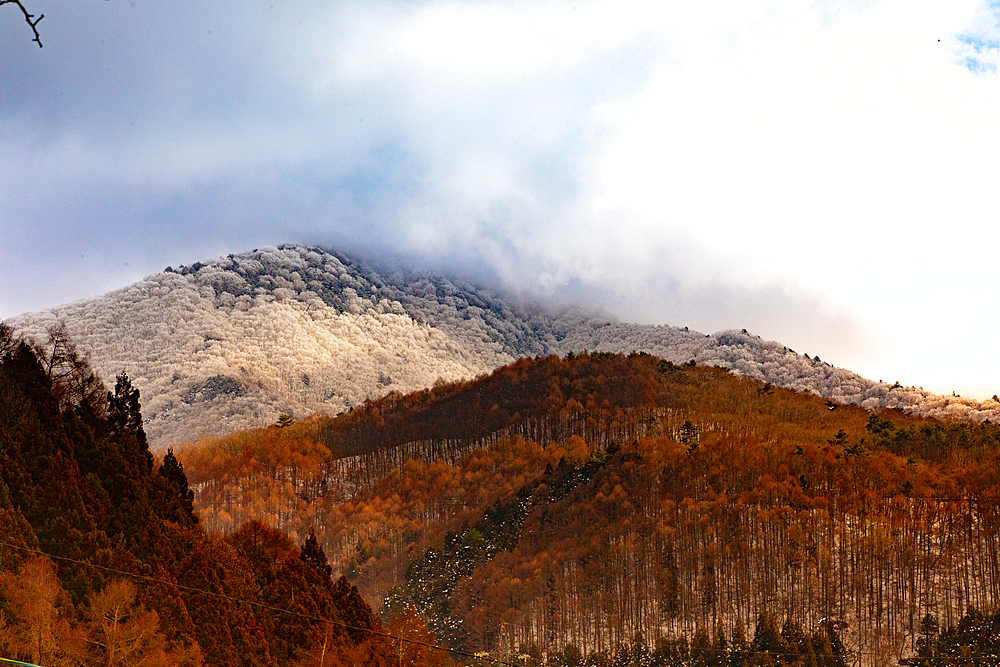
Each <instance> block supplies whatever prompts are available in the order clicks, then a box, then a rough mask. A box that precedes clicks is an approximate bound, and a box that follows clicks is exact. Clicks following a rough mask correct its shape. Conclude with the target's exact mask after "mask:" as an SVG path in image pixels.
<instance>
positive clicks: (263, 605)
mask: <svg viewBox="0 0 1000 667" xmlns="http://www.w3.org/2000/svg"><path fill="white" fill-rule="evenodd" d="M0 546H5V547H9V548H11V549H17V550H20V551H26V552H28V553H33V554H38V555H40V556H45V557H47V558H51V559H53V560H60V561H66V562H69V563H75V564H77V565H83V566H85V567H92V568H95V569H98V570H102V571H104V572H111V573H113V574H120V575H122V576H125V577H130V578H132V579H138V580H141V581H145V582H150V583H155V584H162V585H165V586H173V587H175V588H178V589H180V590H183V591H188V592H190V593H198V594H201V595H208V596H212V597H216V598H221V599H224V600H229V601H231V602H236V603H239V604H246V605H250V606H252V607H256V608H258V609H265V610H267V611H273V612H277V613H280V614H289V615H291V616H297V617H299V618H304V619H307V620H310V621H317V622H320V623H327V624H330V625H336V626H339V627H342V628H344V629H347V630H356V631H361V632H367V633H369V634H372V635H375V636H378V637H384V638H386V639H393V640H396V641H398V642H405V643H407V644H412V645H415V646H423V647H425V648H430V649H434V650H437V651H446V652H448V653H454V654H455V655H460V656H462V657H465V658H475V659H476V660H480V661H482V662H489V663H493V664H495V665H504V666H506V667H523V666H521V665H515V664H514V663H510V662H505V661H503V660H498V659H496V658H491V657H489V656H484V655H479V654H476V653H469V652H468V651H463V650H461V649H456V648H450V647H448V646H440V645H438V644H431V643H430V642H424V641H420V640H418V639H408V638H406V637H402V636H400V635H393V634H390V633H388V632H382V631H380V630H375V629H373V628H364V627H360V626H355V625H350V624H348V623H344V622H343V621H336V620H333V619H329V618H323V617H322V616H314V615H312V614H304V613H302V612H298V611H293V610H291V609H283V608H281V607H275V606H274V605H269V604H266V603H264V602H257V601H255V600H248V599H246V598H238V597H235V596H232V595H227V594H226V593H216V592H214V591H208V590H205V589H203V588H198V587H196V586H186V585H184V584H180V583H177V582H175V581H170V580H168V579H158V578H156V577H150V576H146V575H144V574H136V573H135V572H126V571H124V570H118V569H116V568H113V567H107V566H105V565H98V564H96V563H90V562H87V561H83V560H79V559H76V558H70V557H68V556H57V555H55V554H50V553H48V552H45V551H42V550H41V549H32V548H31V547H25V546H21V545H18V544H13V543H11V542H7V541H6V540H0ZM15 664H24V663H15Z"/></svg>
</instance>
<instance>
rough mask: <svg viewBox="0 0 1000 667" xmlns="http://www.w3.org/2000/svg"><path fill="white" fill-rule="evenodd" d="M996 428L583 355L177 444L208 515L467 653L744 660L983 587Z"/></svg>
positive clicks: (922, 635)
mask: <svg viewBox="0 0 1000 667" xmlns="http://www.w3.org/2000/svg"><path fill="white" fill-rule="evenodd" d="M998 445H1000V427H998V426H994V425H992V424H985V423H983V424H974V423H970V422H959V421H951V422H941V421H936V420H933V419H927V418H920V417H916V416H913V415H907V414H905V413H903V412H900V411H896V410H890V411H875V412H871V411H867V410H865V409H863V408H861V407H859V406H856V405H845V404H838V403H835V402H833V401H829V400H826V399H823V398H821V397H817V396H815V395H811V394H803V393H795V392H793V391H790V390H787V389H781V388H776V387H774V386H773V385H771V384H766V383H761V382H758V381H756V380H752V379H749V378H745V377H738V376H734V375H733V374H731V373H728V372H726V371H725V370H723V369H719V368H713V367H705V366H699V365H695V364H681V365H677V364H674V363H671V362H669V361H666V360H663V359H658V358H655V357H652V356H650V355H645V354H631V355H628V356H624V355H614V354H608V353H591V354H587V355H568V356H567V357H564V358H559V357H555V356H550V357H545V358H538V359H533V360H532V359H524V360H520V361H518V362H515V363H513V364H510V365H508V366H505V367H502V368H500V369H498V370H497V371H495V372H494V373H492V374H491V375H489V376H486V377H483V378H480V379H478V380H475V381H467V382H458V383H451V384H445V383H439V384H437V385H436V386H434V387H433V388H430V389H426V390H423V391H420V392H416V393H413V394H409V395H405V396H404V395H399V394H390V395H389V396H387V397H385V398H383V399H379V400H375V401H369V402H366V403H365V404H363V405H361V406H358V407H357V408H355V409H354V410H353V411H351V412H349V413H348V414H344V415H341V416H339V417H336V418H327V417H315V418H312V419H310V420H307V421H304V422H301V423H295V424H291V425H288V426H285V427H284V428H279V427H272V428H265V429H259V430H255V431H248V432H242V433H237V434H233V435H231V436H227V437H224V438H218V439H207V440H203V441H201V442H199V443H197V444H194V445H191V446H189V447H187V448H185V449H184V450H183V451H182V452H180V457H181V459H182V460H183V461H184V464H185V468H186V470H187V471H188V474H189V476H190V479H191V483H192V486H193V488H195V490H196V497H197V505H198V507H199V508H200V509H201V516H202V517H203V521H204V523H205V524H207V525H208V526H209V527H210V528H212V529H216V530H221V531H228V530H231V529H232V528H233V527H235V526H237V525H239V523H240V522H241V521H243V520H245V519H246V518H249V517H258V518H261V519H263V520H265V521H266V522H268V523H269V524H270V525H274V526H277V527H280V528H281V529H283V530H287V531H288V532H289V534H291V535H293V536H299V538H301V536H302V535H303V534H305V533H306V532H307V531H308V530H309V529H310V528H314V529H315V531H316V534H317V537H318V538H319V543H320V544H322V545H323V547H324V548H325V549H326V552H327V553H328V554H330V557H331V562H332V564H333V566H334V567H335V569H337V570H339V571H340V572H343V573H344V574H346V575H347V577H348V578H349V579H350V580H351V581H352V582H353V583H355V584H356V585H357V586H358V588H359V590H360V591H361V593H362V594H363V595H364V596H365V598H366V599H367V600H368V601H369V602H371V603H372V604H374V605H381V608H382V613H383V614H384V616H385V618H392V617H393V616H394V615H396V614H401V613H403V612H404V611H406V610H410V611H413V610H417V611H419V612H420V613H421V614H422V615H423V616H424V618H425V619H426V621H427V623H428V624H429V626H430V627H431V628H432V629H433V630H434V632H435V633H436V634H437V636H438V637H439V639H441V640H442V641H446V642H449V643H450V644H452V645H455V646H459V647H462V648H465V649H467V650H470V651H493V652H499V653H506V654H510V655H520V654H523V655H537V654H536V653H535V651H536V650H537V651H539V652H541V653H544V654H545V655H547V656H549V658H550V659H552V660H557V661H558V660H562V661H563V662H564V663H565V664H570V665H572V664H576V662H577V661H578V660H582V659H583V658H584V657H586V656H591V657H590V658H588V660H589V661H590V664H595V665H596V664H601V663H600V661H601V660H602V659H603V658H601V656H604V657H605V658H607V659H612V658H614V659H616V660H617V659H618V658H615V656H622V655H626V656H632V658H628V660H630V661H633V662H637V664H644V663H643V661H644V660H647V659H648V660H651V661H652V660H659V661H660V663H658V664H664V661H666V663H671V662H674V663H676V662H677V661H681V662H684V661H689V660H691V661H693V660H695V657H693V654H692V653H690V651H693V650H694V648H693V647H694V646H695V642H696V641H697V642H699V643H698V646H701V648H702V649H704V650H705V651H707V652H706V653H703V654H701V655H702V657H703V658H704V659H706V660H707V659H708V657H710V656H711V655H721V654H724V655H726V656H729V655H730V653H731V651H730V648H733V647H735V646H736V645H737V644H736V642H737V639H738V638H739V636H740V635H741V633H743V636H744V637H747V636H749V635H750V634H751V632H750V628H755V629H754V630H753V635H754V638H753V640H749V639H747V640H746V642H747V643H748V645H752V646H757V649H752V650H751V654H752V655H751V654H747V655H745V656H744V657H745V658H747V659H748V660H750V662H751V663H752V664H761V663H759V662H758V661H757V659H756V658H755V657H754V656H757V657H759V653H760V651H761V650H762V649H760V647H761V646H762V645H764V644H761V642H765V643H766V641H767V640H766V636H764V635H762V637H761V638H758V637H757V633H759V632H765V631H766V630H767V628H768V627H771V625H773V626H774V628H775V633H778V630H777V628H779V627H781V626H782V625H784V626H785V627H784V628H783V629H782V631H781V633H780V634H781V636H782V637H783V639H780V641H779V640H775V641H777V642H778V643H779V644H780V645H781V646H784V647H785V648H784V649H780V650H779V648H776V647H777V646H778V644H775V645H774V647H772V648H773V650H771V649H768V650H767V651H765V652H767V653H768V655H770V656H771V657H772V658H774V659H775V661H777V658H776V657H775V656H776V655H777V653H780V651H785V652H786V654H787V655H785V658H782V659H784V660H785V662H786V664H791V663H796V662H801V661H804V662H802V664H811V663H809V662H808V661H807V660H805V658H804V657H803V655H805V654H808V653H809V652H810V651H811V652H812V653H813V654H816V655H820V654H822V653H823V651H825V650H827V649H823V648H822V646H824V643H823V642H826V643H827V644H829V645H830V646H837V645H838V642H843V650H840V649H838V650H837V651H833V650H832V649H830V650H829V651H828V652H827V654H829V655H831V656H832V655H833V654H834V653H836V654H837V655H839V656H840V657H839V658H837V659H840V660H846V661H848V662H851V663H852V664H853V662H854V661H855V660H857V661H860V663H861V664H865V665H883V664H889V663H894V662H895V661H896V660H898V659H900V658H906V657H908V656H912V655H914V654H915V653H916V652H917V651H918V650H920V647H921V646H923V647H925V649H926V651H931V649H930V648H928V647H930V646H931V644H932V643H933V642H932V640H933V641H936V638H937V637H938V632H937V631H938V629H941V630H944V629H946V628H949V627H951V626H955V625H956V624H958V623H959V622H960V621H961V620H962V619H963V618H970V616H969V614H972V610H974V609H978V610H983V611H987V610H992V609H994V608H995V606H996V605H997V603H998V601H1000V532H998V531H1000V514H998V509H1000V507H998V502H1000V498H998V488H1000V487H998V481H1000V479H998V477H997V476H998V475H1000V460H998ZM975 618H978V619H979V620H977V621H976V623H978V624H979V625H977V626H976V627H977V628H979V627H983V623H985V621H983V619H982V618H981V617H975ZM761 628H763V629H761ZM932 630H933V632H932ZM977 632H978V630H977ZM984 632H985V631H984ZM796 633H799V634H796ZM802 633H805V634H804V635H803V634H802ZM765 635H766V632H765ZM805 635H808V636H810V637H812V639H810V642H809V643H806V644H804V643H802V642H803V641H805V640H802V639H801V637H802V636H805ZM942 636H943V635H942ZM949 636H951V635H949ZM984 636H985V635H984ZM720 637H721V639H723V640H725V641H724V642H723V643H722V644H719V643H718V641H719V640H720ZM795 637H799V639H795ZM951 637H952V639H954V636H951ZM681 639H683V641H684V645H683V647H681V645H680V644H678V643H677V642H679V641H681ZM741 641H742V640H741ZM949 641H952V640H949ZM963 641H965V640H963ZM976 641H979V640H978V639H977V640H976ZM688 642H690V643H688ZM706 642H707V643H706ZM755 642H756V643H755ZM782 642H783V643H782ZM920 642H923V643H922V644H920ZM712 646H716V648H714V649H712V648H711V647H712ZM720 646H722V647H729V648H725V649H723V648H719V647H720ZM790 646H791V647H795V646H798V647H799V649H792V648H788V647H790ZM810 647H811V648H810ZM733 650H735V649H733ZM945 650H946V649H942V651H945ZM947 650H950V649H947ZM623 651H624V653H623ZM643 651H645V653H643ZM712 651H716V653H712ZM754 651H757V652H756V653H754ZM830 651H832V653H831V652H830ZM926 651H925V653H926ZM685 652H687V653H685ZM803 652H804V653H803ZM682 654H683V655H684V656H687V657H683V659H682V658H681V657H677V656H680V655H682ZM927 655H930V653H927ZM944 655H945V654H944V653H942V654H941V656H944ZM554 656H556V657H554ZM635 656H640V658H641V659H640V658H636V657H635ZM641 656H646V657H645V658H642V657H641ZM656 656H659V657H656ZM670 656H674V657H675V658H676V660H674V658H670ZM939 657H940V656H939ZM728 659H729V658H728V657H727V658H726V660H728ZM800 659H801V660H800ZM831 659H833V658H831ZM942 659H943V658H942ZM820 662H822V661H820ZM694 664H699V663H697V662H695V663H694ZM711 664H719V662H718V661H717V660H715V661H714V662H712V663H711ZM725 664H737V665H738V664H740V663H739V662H736V663H725ZM816 664H819V662H817V663H816ZM824 664H826V663H824ZM831 664H832V663H831Z"/></svg>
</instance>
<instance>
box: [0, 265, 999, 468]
mask: <svg viewBox="0 0 1000 667" xmlns="http://www.w3.org/2000/svg"><path fill="white" fill-rule="evenodd" d="M8 323H9V324H11V325H12V326H14V327H15V328H16V329H18V330H19V331H21V332H23V333H25V334H27V335H29V336H30V337H32V338H33V339H34V340H36V342H38V343H39V344H42V345H45V344H46V341H47V340H48V338H49V337H50V333H51V332H52V331H53V330H54V329H56V328H58V327H60V326H63V327H64V332H65V334H67V335H68V337H69V338H70V339H71V340H73V341H75V343H76V344H77V346H78V348H79V350H80V352H81V353H82V354H84V355H86V356H87V357H89V359H90V362H91V364H92V365H93V367H94V368H95V369H96V371H97V373H98V375H99V376H100V377H101V378H102V379H103V381H104V382H105V383H112V382H113V380H114V378H115V377H116V376H117V375H118V374H119V373H121V372H126V373H128V374H129V376H130V377H131V378H132V380H133V382H134V383H135V385H136V387H138V388H139V390H140V391H141V394H142V397H143V398H142V400H143V404H142V409H143V414H144V418H145V423H144V426H145V429H146V431H147V433H148V434H149V438H150V442H151V443H152V445H153V446H154V448H157V449H163V448H165V447H166V446H167V445H169V444H171V443H175V442H181V441H186V440H192V439H194V438H196V437H198V436H200V435H221V434H223V433H227V432H229V431H232V430H235V429H243V428H251V427H255V426H263V425H267V424H270V423H273V422H274V421H275V420H276V419H277V418H278V416H279V415H280V414H291V415H294V416H296V417H299V418H302V417H305V416H306V415H308V414H311V413H314V412H323V413H326V414H331V415H333V414H337V413H339V412H342V411H345V410H349V409H351V408H352V407H354V406H358V405H361V404H362V403H363V402H364V401H365V400H368V399H371V398H377V397H379V396H383V395H385V394H387V393H389V392H390V391H399V392H402V393H406V392H411V391H415V390H418V389H422V388H425V387H430V386H432V385H433V384H434V383H435V382H437V381H438V380H442V381H445V382H449V381H455V380H459V379H469V378H473V377H476V376H477V375H480V374H483V373H488V372H490V371H492V370H493V369H495V368H497V367H499V366H502V365H504V364H508V363H510V362H512V361H514V360H516V359H518V358H521V357H526V356H537V355H546V354H560V355H563V354H566V353H567V352H582V351H585V350H599V351H608V352H625V353H627V352H630V351H633V350H636V351H645V352H649V353H651V354H655V355H657V356H659V357H662V358H664V359H667V360H670V361H672V362H674V363H683V362H685V361H688V360H690V359H694V360H696V361H697V362H698V363H700V364H705V365H716V366H720V367H723V368H727V369H731V370H732V371H734V372H736V373H739V374H742V375H746V376H749V377H753V378H756V379H759V380H761V381H765V382H770V383H772V384H774V385H776V386H782V387H789V388H793V389H796V390H799V391H810V392H814V393H816V394H818V395H821V396H823V397H825V398H832V399H834V400H836V401H841V402H853V403H858V404H862V405H865V406H866V407H906V408H910V409H914V410H916V411H918V412H920V413H921V414H934V415H939V416H944V415H956V416H964V417H968V418H971V419H975V420H982V419H985V418H991V419H996V418H997V416H998V415H1000V403H998V402H996V401H987V402H985V403H982V404H980V403H976V402H975V401H969V400H965V399H961V398H958V397H939V396H933V395H931V394H928V393H925V392H922V391H918V390H916V389H914V388H912V387H911V388H906V387H901V386H899V385H889V384H885V383H876V382H872V381H870V380H866V379H864V378H862V377H860V376H858V375H856V374H854V373H851V372H850V371H847V370H844V369H839V368H835V367H833V366H831V365H829V364H827V363H825V362H822V361H820V360H819V359H817V358H815V357H812V358H811V357H809V356H806V355H804V354H798V353H796V352H794V351H792V350H790V349H788V348H787V347H785V346H784V345H781V344H780V343H775V342H769V341H764V340H761V339H760V338H759V337H757V336H753V335H751V334H749V333H747V332H746V331H735V330H734V331H724V332H719V333H716V334H712V335H705V334H702V333H698V332H694V331H688V330H687V329H686V328H685V329H680V328H676V327H671V326H650V325H635V324H625V323H620V322H613V321H609V320H608V319H606V318H600V317H594V316H590V315H587V314H581V313H580V312H577V311H564V312H561V313H550V312H547V311H545V310H544V309H542V308H539V307H534V306H531V305H520V304H516V303H512V302H509V301H508V300H505V299H503V298H501V297H499V296H497V295H496V294H493V293H491V292H489V291H488V290H485V289H482V288H480V287H477V286H474V285H471V284H467V283H463V282H460V281H454V280H451V279H448V278H446V277H443V276H439V275H433V274H413V273H407V272H404V271H401V270H398V269H393V268H388V269H378V268H375V267H372V266H369V265H367V264H365V263H364V262H360V261H357V260H354V259H352V258H349V257H346V256H344V255H341V254H338V253H332V252H328V251H326V250H322V249H320V248H315V247H305V246H282V247H280V248H264V249H260V250H255V251H253V252H248V253H242V254H238V255H230V256H228V257H223V258H220V259H216V260H212V261H208V262H204V263H201V262H197V263H195V264H192V265H191V266H184V267H179V268H177V269H173V268H170V267H168V269H167V270H166V271H164V272H162V273H158V274H155V275H152V276H149V277H148V278H146V279H144V280H142V281H140V282H138V283H136V284H134V285H131V286H129V287H125V288H123V289H120V290H116V291H114V292H110V293H108V294H106V295H104V296H102V297H97V298H94V299H86V300H83V301H78V302H74V303H71V304H67V305H64V306H60V307H57V308H53V309H50V310H46V311H42V312H39V313H28V314H24V315H20V316H17V317H15V318H11V319H10V320H9V321H8Z"/></svg>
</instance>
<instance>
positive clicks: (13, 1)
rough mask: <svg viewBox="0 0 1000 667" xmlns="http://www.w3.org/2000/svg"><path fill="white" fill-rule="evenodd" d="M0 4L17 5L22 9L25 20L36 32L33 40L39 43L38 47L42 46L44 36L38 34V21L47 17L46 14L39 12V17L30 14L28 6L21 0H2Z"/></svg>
mask: <svg viewBox="0 0 1000 667" xmlns="http://www.w3.org/2000/svg"><path fill="white" fill-rule="evenodd" d="M0 5H16V6H17V7H19V8H20V9H21V13H22V14H24V20H25V22H27V24H28V25H29V26H31V31H32V32H34V33H35V38H34V39H33V40H31V41H33V42H37V43H38V48H42V38H41V35H39V34H38V22H39V21H41V20H42V19H43V18H45V14H39V15H38V18H37V19H36V18H35V15H34V14H29V13H28V10H27V8H26V7H25V6H24V5H23V4H22V3H21V0H0Z"/></svg>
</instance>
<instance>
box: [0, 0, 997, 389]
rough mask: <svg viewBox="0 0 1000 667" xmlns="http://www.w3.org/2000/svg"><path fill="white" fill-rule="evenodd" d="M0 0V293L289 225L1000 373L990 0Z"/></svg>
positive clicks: (157, 262)
mask: <svg viewBox="0 0 1000 667" xmlns="http://www.w3.org/2000/svg"><path fill="white" fill-rule="evenodd" d="M23 2H24V5H25V7H26V8H27V9H28V11H30V12H32V13H34V14H36V15H37V14H44V15H45V17H44V19H43V20H42V21H41V22H40V23H39V24H38V31H39V33H40V37H41V42H42V44H43V48H39V47H38V44H36V43H34V42H32V38H33V36H34V35H33V33H32V32H31V28H30V27H29V26H28V25H27V24H26V23H25V22H24V20H23V16H21V14H20V12H19V10H18V9H17V8H16V7H15V6H12V5H6V6H3V7H0V166H2V169H3V177H2V178H0V318H4V317H10V316H13V315H16V314H18V313H21V312H25V311H32V310H40V309H43V308H48V307H52V306H56V305H59V304H62V303H65V302H68V301H72V300H76V299H80V298H84V297H88V296H94V295H98V294H102V293H104V292H107V291H109V290H112V289H115V288H118V287H122V286H125V285H128V284H130V283H132V282H135V281H137V280H140V279H142V278H143V277H145V276H147V275H150V274H152V273H155V272H158V271H161V270H163V269H164V268H165V267H166V266H168V265H171V266H177V265H180V264H191V263H194V262H195V261H199V260H206V259H211V258H214V257H218V256H222V255H226V254H229V253H238V252H243V251H247V250H253V249H254V248H257V247H262V246H268V245H278V244H281V243H312V244H317V245H321V246H324V247H327V248H332V249H335V250H339V251H342V252H346V253H348V254H351V255H354V256H357V257H361V258H364V259H368V260H370V261H375V262H386V261H391V262H400V263H403V264H406V265H407V266H411V267H413V268H417V269H426V270H434V271H444V272H447V273H449V274H451V275H456V276H459V277H463V278H468V279H473V280H476V281H478V282H480V283H482V284H484V285H487V286H490V287H493V288H494V289H498V290H502V291H504V292H505V293H509V294H512V295H520V296H523V297H525V298H530V299H539V300H543V301H545V302H548V303H576V304H580V305H582V306H585V307H587V308H594V309H599V310H600V311H602V312H605V313H607V314H610V315H613V316H614V317H617V318H618V319H621V320H623V321H631V322H641V323H654V324H671V325H675V326H688V327H690V328H692V329H695V330H698V331H704V332H706V333H709V332H714V331H719V330H724V329H742V328H746V329H748V330H749V331H751V332H752V333H755V334H758V335H760V336H762V337H763V338H765V339H770V340H777V341H780V342H781V343H783V344H785V345H788V346H789V347H791V348H793V349H795V350H797V351H799V352H806V353H808V354H810V355H817V356H820V357H821V358H822V359H823V360H824V361H828V362H830V363H833V364H835V365H837V366H842V367H845V368H849V369H851V370H854V371H857V372H859V373H861V374H862V375H864V376H866V377H869V378H871V379H873V380H885V381H888V382H893V381H899V382H901V383H903V384H904V385H907V386H910V385H913V386H922V387H924V388H925V389H928V390H932V391H935V392H937V393H949V394H950V393H951V392H952V391H956V392H958V393H959V394H961V395H963V396H973V397H979V398H984V397H988V396H991V395H993V394H994V393H997V392H1000V355H998V354H996V353H995V351H996V348H997V341H998V335H1000V326H998V325H1000V314H998V308H997V298H996V295H997V292H998V287H1000V262H998V261H996V255H997V249H998V247H1000V243H998V241H1000V225H998V224H997V223H998V222H1000V212H998V211H1000V207H998V205H997V192H1000V187H998V185H997V184H998V182H1000V160H998V156H1000V122H998V119H1000V79H998V71H997V65H998V63H1000V2H975V1H967V0H942V1H940V2H923V1H921V0H861V1H858V2H836V1H833V0H815V1H813V2H796V1H792V0H776V1H773V2H767V1H763V2H758V1H755V0H736V1H734V2H714V3H700V2H662V1H658V2H632V1H629V0H615V1H613V2H583V1H578V2H548V1H545V0H537V1H536V0H532V1H530V2H517V1H509V0H505V1H503V2H476V1H470V2H436V1H431V2H414V1H408V2H382V3H374V2H348V1H343V2H316V1H306V0H301V1H299V2H291V1H289V2H276V1H272V2H266V1H265V2H257V1H254V0H248V2H243V3H239V4H238V5H236V4H234V3H232V2H229V1H228V0H204V1H201V2H198V3H173V2H170V3H168V2H153V1H152V0H145V1H142V0H134V1H131V2H129V1H126V0H103V1H99V0H80V1H78V2H72V3H69V2H65V0H59V1H58V2H57V1H55V0H49V1H45V0H23Z"/></svg>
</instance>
